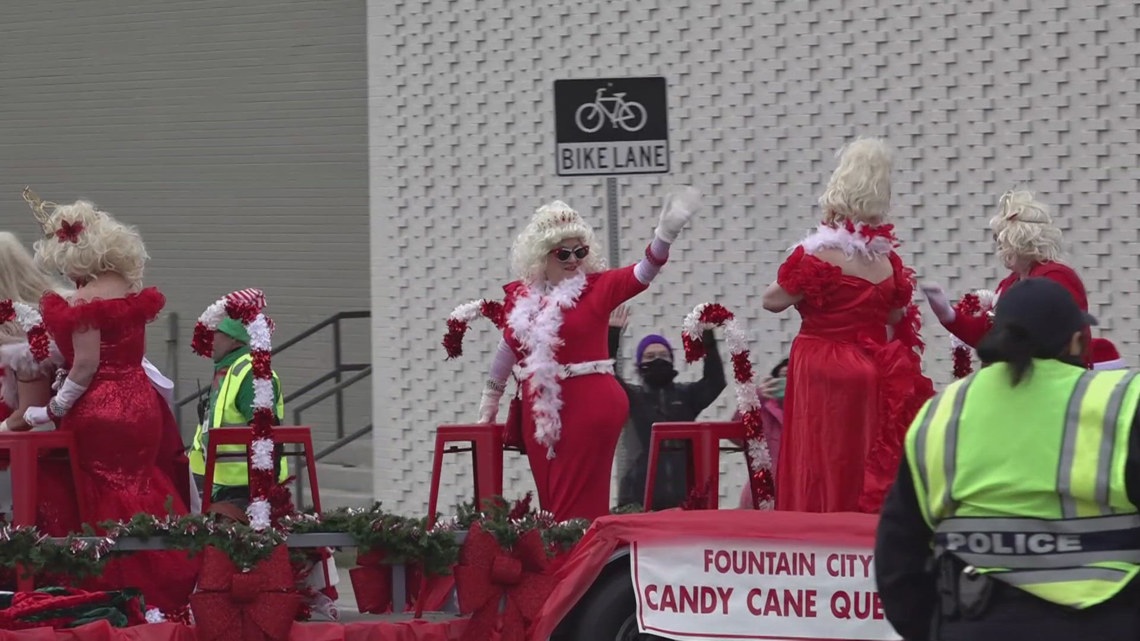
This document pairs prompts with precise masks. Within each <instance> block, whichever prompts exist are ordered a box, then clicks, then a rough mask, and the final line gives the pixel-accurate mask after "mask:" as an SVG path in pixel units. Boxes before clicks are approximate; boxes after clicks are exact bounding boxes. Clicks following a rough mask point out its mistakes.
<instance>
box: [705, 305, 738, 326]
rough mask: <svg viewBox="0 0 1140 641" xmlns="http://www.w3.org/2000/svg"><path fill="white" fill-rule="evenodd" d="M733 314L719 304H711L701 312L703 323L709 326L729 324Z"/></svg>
mask: <svg viewBox="0 0 1140 641" xmlns="http://www.w3.org/2000/svg"><path fill="white" fill-rule="evenodd" d="M732 317H733V316H732V312H730V311H728V310H727V309H725V307H724V305H720V304H718V303H709V304H708V305H705V308H704V309H703V310H701V318H700V320H701V322H702V323H707V324H709V325H716V326H718V327H719V326H721V325H724V324H725V323H727V322H728V321H729V320H730V319H731V318H732Z"/></svg>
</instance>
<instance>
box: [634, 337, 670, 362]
mask: <svg viewBox="0 0 1140 641" xmlns="http://www.w3.org/2000/svg"><path fill="white" fill-rule="evenodd" d="M650 345H664V346H665V349H667V350H669V357H670V358H672V357H673V346H672V345H670V344H669V341H668V340H666V339H665V337H664V336H661V335H660V334H650V335H649V336H646V337H645V338H643V339H641V342H640V343H638V344H637V361H636V362H638V363H640V362H641V357H642V356H644V355H645V348H646V347H649V346H650Z"/></svg>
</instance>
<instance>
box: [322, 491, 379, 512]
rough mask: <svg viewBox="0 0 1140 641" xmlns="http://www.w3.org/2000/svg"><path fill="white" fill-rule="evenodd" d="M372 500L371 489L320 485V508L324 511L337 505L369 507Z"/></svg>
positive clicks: (333, 508)
mask: <svg viewBox="0 0 1140 641" xmlns="http://www.w3.org/2000/svg"><path fill="white" fill-rule="evenodd" d="M373 502H374V500H373V498H372V491H371V489H369V490H366V491H363V492H355V491H348V490H341V489H337V488H332V487H330V488H327V489H326V488H325V486H324V485H322V486H321V509H322V510H324V511H326V512H327V511H329V510H335V509H336V508H338V507H369V506H371V505H372V503H373Z"/></svg>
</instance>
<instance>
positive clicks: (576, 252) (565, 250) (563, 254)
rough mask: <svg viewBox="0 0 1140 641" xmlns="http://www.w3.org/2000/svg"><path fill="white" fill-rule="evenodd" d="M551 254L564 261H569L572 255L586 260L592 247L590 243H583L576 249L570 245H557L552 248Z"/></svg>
mask: <svg viewBox="0 0 1140 641" xmlns="http://www.w3.org/2000/svg"><path fill="white" fill-rule="evenodd" d="M550 255H551V256H554V257H555V258H557V259H558V261H559V262H562V263H565V262H569V260H570V257H571V256H573V257H574V258H577V259H578V260H585V258H586V257H587V256H589V255H590V247H589V246H588V245H582V246H581V247H575V248H574V249H570V248H569V247H555V248H554V249H552V250H550Z"/></svg>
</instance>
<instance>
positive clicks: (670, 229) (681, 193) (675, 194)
mask: <svg viewBox="0 0 1140 641" xmlns="http://www.w3.org/2000/svg"><path fill="white" fill-rule="evenodd" d="M700 210H701V192H699V191H697V189H696V188H694V187H682V188H681V189H678V190H676V191H672V192H669V195H668V196H666V197H665V206H664V207H662V208H661V220H660V222H658V223H657V229H655V230H653V234H654V235H655V236H657V237H658V238H660V239H661V241H662V242H664V243H668V244H670V245H672V244H673V241H675V240H677V236H679V235H680V234H681V230H682V229H684V228H685V227H687V226H688V224H689V219H690V218H692V217H693V214H695V213H697V212H698V211H700Z"/></svg>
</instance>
